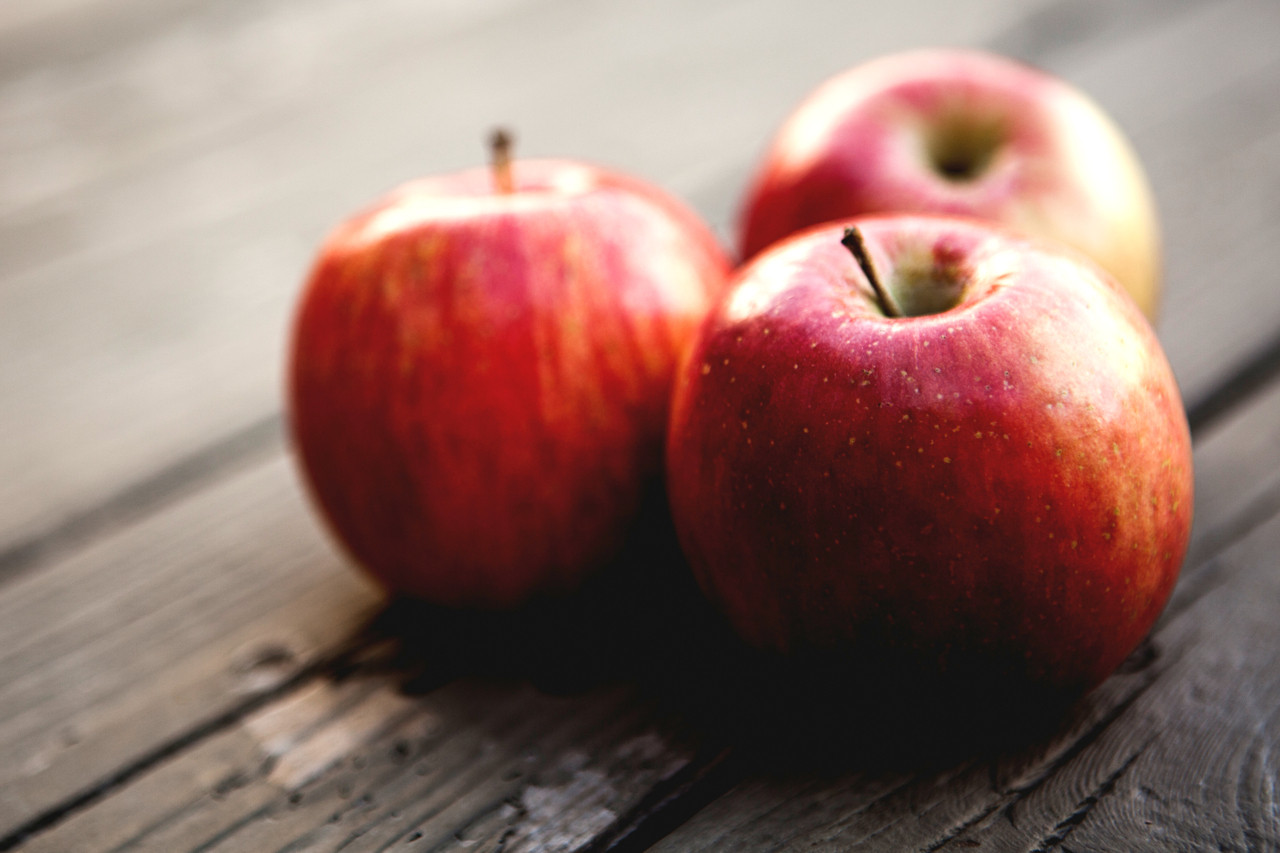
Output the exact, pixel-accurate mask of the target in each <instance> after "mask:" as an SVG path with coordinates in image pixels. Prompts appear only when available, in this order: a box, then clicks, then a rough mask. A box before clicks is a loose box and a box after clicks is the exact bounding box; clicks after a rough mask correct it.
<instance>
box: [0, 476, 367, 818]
mask: <svg viewBox="0 0 1280 853" xmlns="http://www.w3.org/2000/svg"><path fill="white" fill-rule="evenodd" d="M377 601H378V597H377V595H376V594H375V593H374V592H373V591H372V589H371V588H370V587H369V585H367V584H365V583H364V582H363V581H360V580H359V579H357V578H356V576H355V575H354V574H353V573H352V572H350V571H349V570H348V569H347V568H346V567H345V566H344V565H342V563H341V561H339V560H338V559H336V558H335V556H334V554H333V552H332V550H331V548H330V546H329V544H328V543H327V542H326V541H324V539H323V538H322V537H321V535H320V534H319V531H318V530H317V529H316V527H315V523H314V520H313V519H312V518H311V516H310V514H309V513H308V512H307V510H306V509H305V507H304V506H303V504H302V502H301V500H300V498H299V495H298V493H297V485H296V480H295V478H294V473H293V471H292V470H291V466H290V465H289V463H288V461H287V460H286V459H285V458H284V457H283V456H279V455H278V456H277V457H276V458H275V459H274V460H273V461H271V462H269V463H266V464H265V465H260V466H258V467H257V468H256V469H253V470H250V471H247V472H245V473H243V474H240V475H239V476H235V477H232V478H230V479H229V480H227V481H226V482H225V483H223V484H221V485H220V486H219V487H217V488H214V489H210V490H208V491H206V492H204V493H202V494H200V495H199V496H197V497H193V498H190V499H188V500H186V501H182V502H179V503H176V504H174V505H173V506H171V507H169V508H168V509H167V510H165V511H164V512H162V513H159V514H157V515H156V516H154V517H153V518H150V519H148V520H146V521H144V522H141V523H138V524H135V525H133V526H132V527H130V528H128V529H127V530H125V531H124V532H122V533H120V534H119V535H117V536H115V537H110V538H107V539H104V540H103V541H100V542H98V543H96V544H95V545H93V546H90V547H87V548H84V549H83V550H81V551H80V552H79V553H77V554H75V555H74V556H72V557H70V558H67V559H64V560H62V561H60V562H59V563H57V564H56V565H54V566H50V567H48V568H46V569H45V570H44V571H41V572H39V573H37V574H33V575H30V576H27V577H24V578H21V579H19V580H17V581H14V582H12V583H11V584H9V585H7V586H6V588H5V590H4V594H3V595H2V596H0V638H2V639H0V649H2V650H3V651H0V671H2V672H3V673H4V677H3V678H0V836H4V835H6V834H7V833H9V832H11V831H12V830H13V829H14V828H15V827H17V826H18V825H20V824H22V823H24V822H25V821H28V820H31V819H33V818H36V817H38V816H39V815H40V814H41V813H43V812H45V811H46V810H49V809H54V808H57V807H58V806H59V804H61V803H64V802H66V801H67V800H68V798H74V797H76V796H78V795H80V794H81V793H83V792H84V791H86V790H92V789H93V788H94V787H95V786H99V785H102V784H106V783H109V782H110V780H112V779H113V778H114V777H116V776H118V775H119V774H121V773H126V774H127V773H129V772H131V771H130V769H129V768H130V767H131V766H133V765H134V764H136V763H137V762H140V761H141V762H146V761H148V760H149V756H154V754H155V752H156V751H157V750H161V751H163V750H164V749H165V748H167V746H168V745H171V744H174V743H181V742H182V741H183V740H184V739H186V738H188V737H189V736H190V735H191V734H192V733H193V732H197V733H198V732H199V731H200V730H201V728H202V727H208V726H210V725H213V726H215V727H216V725H217V721H218V720H219V719H220V718H221V717H223V715H225V714H226V713H228V711H231V710H233V709H242V708H245V707H250V706H251V705H252V703H253V700H254V698H255V697H257V696H265V695H269V694H270V693H271V691H273V690H274V689H276V688H278V687H279V686H280V685H282V684H285V683H287V682H288V681H289V680H290V679H291V678H293V677H295V676H297V675H298V674H299V673H301V672H302V671H303V670H305V668H306V667H307V666H308V665H310V664H312V663H313V662H315V661H316V660H317V659H318V658H319V657H321V656H323V655H325V654H328V653H330V652H332V651H334V650H337V649H339V648H340V647H341V646H342V643H343V642H344V639H345V638H346V637H348V636H349V635H351V634H353V633H355V631H356V629H357V628H358V627H359V626H360V624H361V623H362V621H363V620H365V619H367V618H368V617H369V616H370V615H371V612H372V611H371V608H372V607H373V606H374V605H375V604H376V603H377ZM286 614H287V615H286Z"/></svg>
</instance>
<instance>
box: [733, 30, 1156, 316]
mask: <svg viewBox="0 0 1280 853" xmlns="http://www.w3.org/2000/svg"><path fill="white" fill-rule="evenodd" d="M899 211H901V212H912V213H935V214H945V215H955V216H969V217H976V218H980V219H986V220H990V221H993V222H996V223H999V224H1001V225H1004V226H1007V227H1013V228H1016V229H1020V230H1023V231H1025V232H1027V233H1029V234H1032V235H1036V236H1040V237H1046V238H1050V239H1053V240H1057V241H1060V242H1063V243H1066V244H1067V245H1069V246H1072V247H1073V248H1075V249H1077V250H1079V251H1082V252H1084V253H1085V254H1086V255H1088V256H1090V257H1091V258H1093V260H1094V261H1095V262H1097V263H1098V264H1099V265H1100V266H1102V267H1103V268H1104V269H1106V270H1107V271H1108V272H1110V273H1111V274H1112V275H1113V276H1114V277H1115V278H1116V279H1117V280H1118V281H1119V282H1120V283H1121V284H1122V285H1124V287H1125V289H1126V290H1128V292H1129V294H1130V295H1131V296H1132V297H1133V298H1134V300H1135V301H1136V302H1137V303H1138V305H1139V307H1141V308H1142V310H1143V312H1144V313H1145V314H1146V315H1147V317H1148V319H1151V318H1153V317H1154V316H1155V312H1156V308H1157V302H1158V296H1159V288H1160V274H1161V263H1160V245H1159V234H1158V223H1157V217H1156V212H1155V205H1154V202H1153V200H1152V195H1151V191H1150V189H1149V187H1148V184H1147V179H1146V176H1145V174H1144V172H1143V170H1142V167H1141V165H1140V164H1139V162H1138V159H1137V157H1136V156H1135V154H1134V152H1133V150H1132V149H1131V147H1130V145H1129V143H1128V142H1127V141H1126V140H1125V138H1124V137H1123V135H1122V134H1121V133H1120V131H1119V130H1118V129H1117V128H1116V126H1115V124H1114V123H1113V122H1112V121H1111V120H1110V119H1109V118H1108V117H1107V116H1106V115H1105V114H1104V113H1103V111H1102V110H1101V109H1100V108H1099V107H1098V106H1097V105H1096V104H1095V103H1094V102H1093V101H1092V100H1090V99H1089V98H1087V97H1086V96H1085V95H1084V94H1082V93H1081V92H1080V91H1079V90H1077V89H1075V88H1074V87H1072V86H1070V85H1068V84H1067V83H1065V82H1063V81H1062V80H1060V79H1058V78H1056V77H1053V76H1051V75H1048V74H1045V73H1043V72H1041V71H1038V70H1036V69H1033V68H1031V67H1029V66H1026V65H1022V64H1019V63H1016V62H1014V61H1012V60H1009V59H1005V58H1002V57H999V56H994V55H991V54H987V53H982V52H976V51H966V50H941V49H937V50H923V51H914V52H909V53H903V54H897V55H892V56H888V57H884V58H881V59H877V60H873V61H871V62H868V63H866V64H863V65H860V66H857V67H855V68H853V69H851V70H849V71H847V72H845V73H843V74H841V75H839V76H836V77H834V78H832V79H831V80H829V81H827V82H826V83H825V84H823V85H822V86H821V87H819V88H818V89H817V90H816V91H815V92H814V93H813V94H812V95H811V96H810V97H809V98H807V99H806V100H805V101H804V103H803V104H801V106H800V107H799V108H798V109H797V110H796V112H795V113H794V114H793V115H792V116H791V117H790V118H789V119H788V120H787V121H786V123H785V124H784V125H783V127H782V128H781V130H780V131H779V133H778V135H777V137H776V138H775V140H774V141H773V144H772V147H771V148H770V149H769V150H768V152H767V153H766V154H765V156H764V159H763V162H762V163H761V164H760V165H759V167H758V169H757V171H756V173H755V177H754V179H753V183H752V185H751V187H750V189H749V192H748V193H747V195H746V198H745V200H744V202H743V205H742V210H741V221H740V237H741V250H742V253H743V256H744V257H750V256H752V255H754V254H756V253H757V252H759V251H760V250H762V249H764V248H765V247H766V246H768V245H769V244H770V243H772V242H774V241H776V240H778V239H781V238H782V237H785V236H787V235H788V234H791V233H793V232H795V231H798V230H800V229H802V228H805V227H807V226H811V225H816V224H818V223H821V222H827V221H830V220H833V219H839V218H842V217H848V216H858V215H863V214H871V213H882V212H883V213H887V212H899Z"/></svg>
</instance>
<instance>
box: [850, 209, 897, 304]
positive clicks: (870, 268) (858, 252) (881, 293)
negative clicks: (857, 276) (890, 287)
mask: <svg viewBox="0 0 1280 853" xmlns="http://www.w3.org/2000/svg"><path fill="white" fill-rule="evenodd" d="M840 243H841V244H842V245H843V246H844V247H845V248H846V249H848V250H849V251H850V252H852V253H853V257H854V258H855V259H856V260H857V261H858V266H860V267H862V274H863V275H865V276H866V277H867V281H869V282H871V289H872V290H874V291H875V292H876V302H878V303H880V310H881V311H882V312H884V315H885V316H886V317H901V316H902V312H901V311H900V310H899V309H898V306H897V305H895V304H894V302H893V299H892V298H891V297H890V296H889V292H888V291H887V290H885V288H884V285H883V284H881V283H880V276H879V275H878V274H877V273H876V265H875V264H873V263H872V262H871V254H870V253H869V252H868V251H867V244H866V241H864V240H863V239H862V232H861V231H859V230H858V227H857V226H856V225H853V226H850V227H849V228H846V229H844V239H842V240H841V241H840Z"/></svg>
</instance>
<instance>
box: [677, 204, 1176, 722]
mask: <svg viewBox="0 0 1280 853" xmlns="http://www.w3.org/2000/svg"><path fill="white" fill-rule="evenodd" d="M853 225H856V226H857V227H856V229H855V230H852V231H849V232H848V234H849V237H847V238H846V237H845V234H846V226H853ZM859 236H860V237H861V239H854V238H857V237H859ZM853 250H856V251H853ZM859 255H862V256H863V258H862V261H861V262H860V260H859V257H858V256H859ZM876 284H878V287H877V286H873V285H876ZM667 474H668V487H669V493H670V499H671V507H672V512H673V516H674V519H675V522H676V527H677V530H678V532H679V535H680V540H681V543H682V545H683V547H684V549H685V551H686V553H687V555H688V557H689V560H690V562H691V564H692V566H693V568H694V571H695V573H696V575H697V577H698V579H699V582H700V584H701V585H702V587H703V588H704V590H705V591H706V592H707V593H708V594H709V596H710V597H711V598H712V599H713V600H714V601H715V602H717V603H718V605H719V606H720V608H721V609H722V610H723V611H724V613H725V614H726V616H727V617H728V620H729V621H730V622H731V623H732V625H733V626H734V627H735V628H736V629H737V631H738V632H739V633H740V634H741V635H742V636H743V637H744V638H745V639H746V640H748V641H749V642H750V643H751V644H753V645H754V646H757V647H760V648H763V649H768V650H773V651H778V652H783V653H788V654H798V653H810V652H812V653H817V654H824V655H834V656H835V657H837V658H839V659H843V660H846V661H849V662H851V663H867V662H870V663H874V662H876V661H885V660H887V661H893V662H894V666H893V667H881V668H880V669H879V670H878V671H879V672H880V674H882V675H888V676H891V677H892V679H900V681H895V683H894V684H889V685H881V686H885V687H888V688H889V689H890V691H892V690H893V689H894V688H895V687H896V686H900V685H902V684H907V683H911V684H914V685H916V686H918V685H919V684H925V685H928V684H931V683H934V682H938V683H941V682H943V681H948V680H949V681H948V683H949V686H950V687H953V688H960V689H963V688H964V686H965V685H964V684H957V683H956V682H957V680H961V681H963V680H964V679H969V678H972V679H974V681H975V683H977V684H981V685H982V686H983V689H984V690H985V689H989V688H992V687H1000V688H1008V689H1009V690H1010V691H1011V694H1015V695H1016V694H1019V693H1026V694H1027V695H1030V694H1031V693H1038V694H1043V695H1048V696H1060V697H1074V696H1078V695H1079V694H1080V693H1082V692H1083V691H1086V690H1088V689H1089V688H1091V687H1093V686H1094V685H1096V684H1098V683H1099V682H1100V681H1101V680H1102V679H1104V678H1105V677H1106V676H1107V675H1108V674H1109V673H1110V672H1112V671H1113V670H1114V669H1115V668H1116V667H1117V666H1118V665H1119V664H1120V663H1121V661H1122V660H1124V658H1125V656H1126V655H1128V654H1129V653H1130V652H1131V651H1132V650H1133V649H1134V648H1135V646H1136V645H1137V643H1138V642H1139V641H1140V640H1141V639H1142V637H1143V636H1144V635H1145V634H1146V633H1147V631H1148V630H1149V629H1150V628H1151V626H1152V625H1153V623H1154V622H1155V619H1156V617H1157V615H1158V614H1159V613H1160V611H1161V609H1162V608H1163V606H1164V604H1165V602H1166V600H1167V598H1168V596H1169V594H1170V591H1171V590H1172V588H1173V585H1174V582H1175V580H1176V578H1177V575H1178V571H1179V567H1180V565H1181V562H1182V559H1183V555H1184V552H1185V549H1186V545H1187V539H1188V535H1189V531H1190V525H1191V516H1192V463H1191V442H1190V436H1189V432H1188V428H1187V421H1186V417H1185V414H1184V411H1183V406H1182V401H1181V398H1180V396H1179V393H1178V389H1177V387H1176V384H1175V382H1174V377H1173V374H1172V372H1171V371H1170V368H1169V365H1168V362H1167V361H1166V359H1165V356H1164V353H1163V352H1162V350H1161V348H1160V345H1159V344H1158V342H1157V340H1156V338H1155V336H1154V334H1153V333H1152V331H1151V328H1150V326H1149V325H1148V323H1147V322H1146V320H1145V319H1144V318H1143V316H1142V315H1141V313H1140V312H1139V311H1138V310H1137V308H1136V306H1135V305H1134V304H1133V302H1132V300H1130V299H1129V298H1128V297H1127V296H1125V294H1124V293H1123V292H1122V291H1121V290H1120V288H1119V287H1118V285H1116V284H1115V282H1114V281H1113V280H1112V279H1110V277H1109V276H1107V275H1106V274H1105V273H1102V272H1100V271H1099V270H1098V269H1097V268H1096V267H1095V266H1094V265H1093V264H1092V263H1091V262H1089V261H1087V260H1086V259H1084V258H1082V257H1081V256H1080V255H1078V254H1077V253H1073V252H1067V251H1065V250H1061V249H1060V248H1059V247H1058V246H1057V244H1051V243H1048V242H1047V241H1033V240H1030V239H1028V238H1023V237H1021V236H1018V235H1016V234H1015V233H1013V232H1007V231H1003V230H999V229H995V228H994V227H991V226H989V225H987V224H985V223H979V222H975V221H973V220H962V219H951V218H936V217H923V216H910V215H893V216H885V217H869V218H862V219H855V220H850V221H846V222H843V223H838V224H832V225H825V226H819V227H816V228H814V229H810V230H809V231H806V232H803V233H801V234H799V235H796V236H794V237H792V238H790V239H787V240H785V241H783V242H781V243H779V244H776V245H775V246H774V247H772V248H771V249H769V250H767V251H766V252H764V253H762V254H761V255H759V256H757V257H756V258H755V259H754V260H753V261H751V262H749V263H748V264H747V265H745V267H744V268H742V269H741V270H740V271H739V272H738V274H737V275H736V277H735V279H734V280H733V281H732V282H731V284H730V290H729V291H728V292H727V293H726V295H725V297H724V298H723V299H722V300H721V301H720V302H719V304H718V306H717V307H716V308H714V309H713V310H712V312H711V314H710V315H709V316H708V318H707V321H706V323H705V325H704V326H703V327H702V329H701V331H700V333H699V336H698V338H697V340H696V342H695V344H694V346H693V348H692V350H691V351H690V354H689V357H688V358H687V360H686V361H685V363H684V365H683V367H682V370H681V372H680V374H679V376H678V379H677V383H676V389H675V396H674V401H673V404H672V414H671V423H670V430H669V435H668V457H667ZM870 668H871V669H873V670H874V669H876V667H875V666H871V667H870Z"/></svg>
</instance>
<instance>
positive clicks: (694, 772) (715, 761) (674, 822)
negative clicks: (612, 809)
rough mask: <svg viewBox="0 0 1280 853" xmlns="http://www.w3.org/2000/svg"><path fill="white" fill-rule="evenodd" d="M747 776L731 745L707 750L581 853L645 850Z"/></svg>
mask: <svg viewBox="0 0 1280 853" xmlns="http://www.w3.org/2000/svg"><path fill="white" fill-rule="evenodd" d="M745 775H746V768H745V766H744V764H743V762H742V760H741V755H740V753H739V751H737V750H734V749H732V748H731V747H728V746H722V747H719V748H709V749H704V750H702V751H700V752H699V753H698V754H696V755H695V756H694V757H693V759H692V760H691V761H689V763H688V764H686V765H685V766H684V767H682V768H681V769H680V770H679V771H677V772H676V773H674V774H672V775H671V776H670V777H669V778H667V779H665V780H662V781H660V782H658V783H657V784H656V785H654V786H653V787H652V788H650V789H649V791H648V793H647V794H645V796H644V797H642V798H641V800H640V801H639V802H638V803H636V805H635V806H633V807H632V808H631V810H629V811H628V812H626V813H625V814H623V815H622V816H621V817H619V818H618V819H617V820H616V821H614V822H613V823H612V824H610V825H609V826H608V827H606V828H605V830H604V831H603V832H601V833H600V834H599V835H597V836H596V838H595V839H594V840H592V841H591V842H590V843H589V844H587V845H586V846H584V847H582V848H581V849H580V850H579V853H639V851H641V850H646V849H648V848H649V847H652V846H653V845H654V843H656V842H657V841H658V840H659V839H660V838H663V837H664V836H666V835H668V834H669V833H670V832H671V831H672V830H673V829H675V828H676V827H677V826H679V825H680V824H682V823H684V822H685V821H686V820H687V819H688V818H689V817H690V816H692V815H693V813H694V812H696V811H698V810H699V809H701V808H702V807H703V806H705V805H707V804H708V803H710V802H712V801H713V800H715V799H717V798H718V797H720V796H721V795H722V794H724V793H725V792H726V791H728V790H729V789H730V788H731V787H733V785H735V784H737V783H738V782H739V781H741V780H742V779H743V778H744V777H745Z"/></svg>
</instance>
